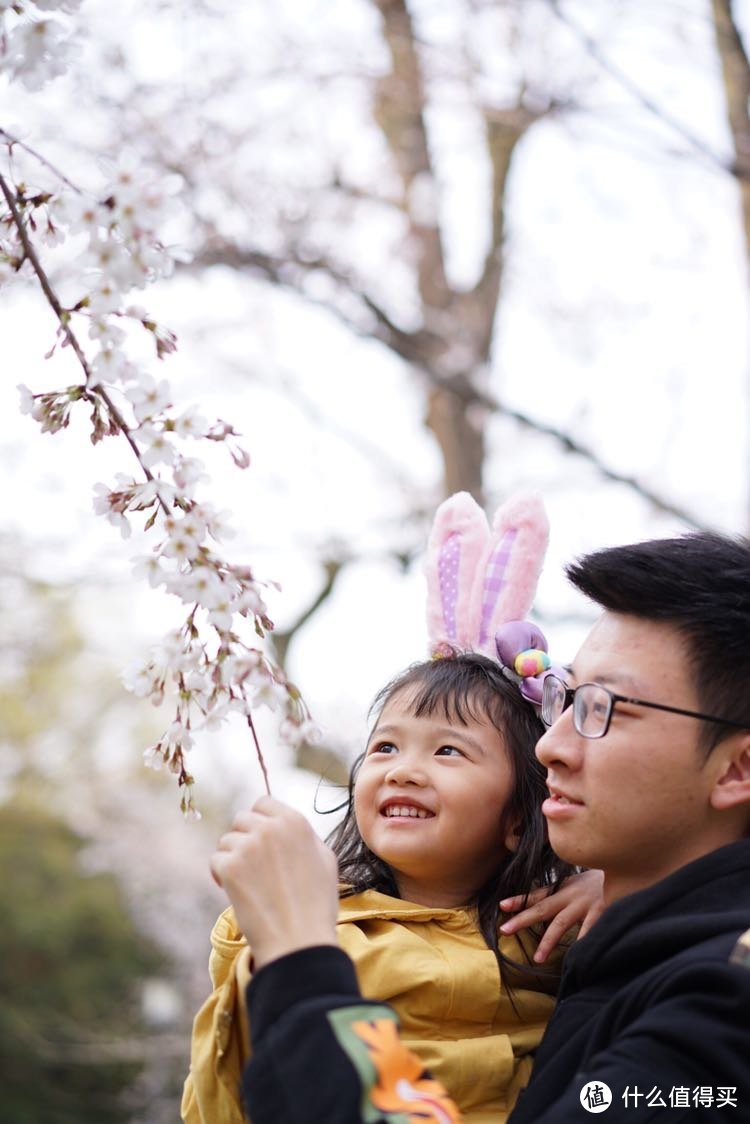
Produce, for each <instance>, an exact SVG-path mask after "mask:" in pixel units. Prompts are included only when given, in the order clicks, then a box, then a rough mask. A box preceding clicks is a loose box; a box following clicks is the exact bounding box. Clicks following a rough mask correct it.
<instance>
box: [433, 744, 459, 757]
mask: <svg viewBox="0 0 750 1124" xmlns="http://www.w3.org/2000/svg"><path fill="white" fill-rule="evenodd" d="M435 756H436V757H465V756H466V754H465V753H464V752H463V750H461V749H456V747H455V745H441V746H440V749H439V750H438V751H437V752H436V754H435Z"/></svg>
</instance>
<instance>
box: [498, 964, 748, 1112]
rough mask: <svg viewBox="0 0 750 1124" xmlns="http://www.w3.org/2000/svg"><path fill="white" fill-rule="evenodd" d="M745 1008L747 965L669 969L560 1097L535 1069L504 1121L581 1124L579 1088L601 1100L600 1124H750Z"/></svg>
mask: <svg viewBox="0 0 750 1124" xmlns="http://www.w3.org/2000/svg"><path fill="white" fill-rule="evenodd" d="M749 1011H750V972H747V971H744V970H740V969H738V968H736V967H735V966H733V965H730V964H720V963H718V964H717V963H716V962H705V963H703V964H698V965H694V966H691V968H690V969H689V970H687V971H676V972H674V973H672V974H671V976H670V977H669V978H668V979H667V980H665V981H664V982H663V983H662V985H661V986H660V987H659V988H658V990H657V991H656V992H655V993H654V994H652V995H651V997H650V1001H649V1002H648V1004H647V1005H646V1006H645V1007H644V1009H643V1011H642V1013H641V1015H640V1017H638V1018H636V1019H634V1020H633V1021H632V1022H628V1023H626V1025H624V1026H623V1028H622V1030H621V1031H620V1032H619V1033H615V1034H614V1035H613V1037H612V1040H611V1042H610V1044H609V1045H608V1046H607V1047H606V1048H605V1049H602V1050H600V1051H599V1052H596V1053H594V1054H593V1055H592V1056H591V1057H590V1058H588V1059H587V1061H586V1063H585V1065H584V1066H582V1067H581V1068H580V1069H579V1070H578V1072H577V1073H573V1072H571V1081H570V1083H569V1084H568V1085H567V1087H566V1088H565V1089H564V1091H563V1092H562V1093H561V1094H560V1095H557V1096H555V1097H553V1098H552V1099H550V1097H549V1092H548V1091H547V1092H546V1095H545V1081H544V1070H545V1066H544V1064H542V1065H541V1066H539V1070H538V1072H536V1073H535V1075H534V1076H535V1077H536V1078H537V1080H534V1077H532V1081H531V1084H530V1085H529V1086H528V1088H527V1089H525V1090H524V1091H523V1092H522V1093H521V1096H520V1098H519V1100H518V1104H517V1106H516V1108H515V1110H514V1112H513V1113H512V1114H511V1117H510V1120H509V1122H508V1124H582V1122H584V1121H587V1120H588V1119H589V1116H590V1113H591V1112H592V1109H591V1108H588V1109H587V1108H584V1106H583V1104H582V1101H581V1096H582V1090H584V1089H586V1092H587V1094H588V1097H589V1103H591V1102H594V1104H596V1103H597V1099H598V1103H603V1102H604V1101H607V1102H609V1107H608V1108H607V1109H606V1110H604V1109H599V1111H600V1112H602V1111H606V1116H605V1120H606V1124H727V1122H728V1121H730V1120H731V1121H733V1124H750V1063H749V1062H748V1057H750V1033H749V1030H748V1028H749V1025H750V1016H749V1014H748V1012H749ZM539 1061H540V1059H539V1058H537V1064H539ZM552 1064H553V1063H552V1060H551V1059H550V1065H552ZM605 1089H606V1090H607V1092H605V1091H604V1090H605ZM584 1095H585V1094H584Z"/></svg>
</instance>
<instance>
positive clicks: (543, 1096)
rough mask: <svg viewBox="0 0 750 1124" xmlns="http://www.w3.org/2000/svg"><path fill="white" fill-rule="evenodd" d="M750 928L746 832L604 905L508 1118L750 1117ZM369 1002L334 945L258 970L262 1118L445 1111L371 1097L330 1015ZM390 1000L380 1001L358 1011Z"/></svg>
mask: <svg viewBox="0 0 750 1124" xmlns="http://www.w3.org/2000/svg"><path fill="white" fill-rule="evenodd" d="M748 929H750V840H746V841H743V842H740V843H733V844H730V845H729V846H727V847H722V848H721V849H720V850H718V851H714V852H712V853H711V854H709V855H705V856H704V857H703V858H700V859H698V860H697V861H695V862H693V863H690V864H689V865H688V866H685V867H682V868H681V869H680V870H678V871H676V872H675V873H674V874H672V875H670V876H669V877H668V878H666V879H664V880H663V881H662V882H659V883H657V884H656V885H655V886H652V887H650V888H649V889H647V890H642V891H640V892H639V893H636V894H631V895H629V896H628V897H626V898H623V899H622V900H620V901H618V902H616V903H615V904H614V905H612V906H610V908H609V909H608V910H607V911H606V912H605V914H604V915H603V916H602V917H601V919H600V920H599V921H598V922H597V924H596V925H595V926H594V928H593V929H592V930H591V932H590V933H589V934H588V935H587V936H586V937H584V938H583V939H582V940H581V941H579V942H578V943H577V944H576V945H574V946H573V948H572V949H571V950H570V952H569V953H568V956H567V959H566V964H565V968H564V971H563V977H562V982H561V985H560V992H559V996H558V1005H557V1008H556V1010H555V1013H554V1015H553V1016H552V1019H551V1021H550V1023H549V1025H548V1027H547V1031H546V1033H545V1036H544V1038H543V1040H542V1044H541V1046H540V1047H539V1050H538V1051H537V1057H536V1061H535V1064H534V1072H533V1074H532V1078H531V1082H530V1084H529V1086H528V1088H527V1089H526V1090H525V1091H524V1092H523V1093H522V1094H521V1097H520V1099H519V1101H518V1104H517V1106H516V1108H515V1110H514V1111H513V1113H512V1114H511V1117H510V1120H509V1122H508V1124H583V1122H584V1121H588V1120H590V1119H591V1118H592V1116H593V1115H599V1114H600V1115H602V1117H603V1119H604V1124H686V1122H688V1121H690V1122H692V1121H695V1122H696V1124H703V1122H711V1124H713V1122H716V1124H723V1122H726V1124H750V965H748V964H747V962H745V963H744V964H743V963H741V962H740V961H739V959H734V958H733V950H734V949H735V946H736V945H737V942H738V940H739V938H740V936H741V934H742V933H743V932H744V931H746V930H748ZM362 1002H363V1001H362V999H361V998H360V995H359V991H358V989H357V983H356V977H355V975H354V971H353V968H352V965H351V963H350V962H349V961H348V960H347V958H346V957H345V956H344V954H343V953H342V952H340V951H339V950H338V949H335V948H316V949H306V950H302V951H300V952H297V953H293V954H292V955H291V956H287V957H283V958H282V959H281V960H277V961H274V962H273V963H271V964H269V965H267V966H266V967H265V968H263V969H261V970H260V971H259V972H258V973H257V975H256V976H255V977H254V979H253V981H252V982H251V984H250V986H249V989H248V1004H249V1010H250V1025H251V1026H252V1028H253V1051H254V1053H253V1057H252V1059H251V1061H250V1063H249V1064H248V1066H247V1068H246V1070H245V1075H244V1092H245V1099H246V1103H247V1107H248V1111H249V1115H250V1118H251V1120H252V1122H253V1124H360V1122H363V1121H368V1122H370V1124H378V1122H380V1121H383V1122H385V1121H387V1120H389V1119H391V1120H394V1119H399V1120H401V1121H403V1120H406V1119H411V1120H412V1121H416V1120H418V1119H424V1120H426V1121H438V1120H439V1119H440V1117H439V1116H438V1115H434V1116H433V1115H425V1116H422V1117H419V1116H416V1115H413V1116H412V1117H411V1118H408V1117H405V1116H403V1115H401V1116H399V1117H393V1116H390V1117H389V1115H388V1114H385V1115H383V1114H379V1113H378V1112H377V1111H376V1110H374V1108H373V1106H372V1104H371V1103H370V1101H369V1091H368V1088H367V1085H366V1080H365V1079H363V1077H362V1076H361V1073H362V1067H361V1064H358V1063H357V1059H356V1055H355V1054H354V1053H349V1052H347V1050H346V1049H345V1047H344V1045H342V1042H341V1038H340V1036H338V1037H337V1035H336V1033H335V1032H334V1029H333V1027H332V1023H331V1021H330V1019H329V1017H328V1016H329V1014H330V1012H331V1011H332V1010H334V1009H341V1008H344V1009H345V1008H351V1007H353V1006H355V1005H357V1006H360V1005H361V1004H362ZM383 1014H384V1010H383V1007H382V1005H378V1004H376V1003H372V1004H368V1005H367V1006H366V1007H365V1008H362V1007H361V1006H360V1010H359V1011H358V1017H360V1018H367V1019H375V1018H378V1017H382V1015H383ZM391 1017H392V1016H391ZM363 1081H364V1084H363ZM607 1090H608V1091H607ZM587 1094H588V1100H587V1105H584V1104H583V1103H582V1100H581V1098H582V1096H583V1097H584V1099H585V1098H586V1095H587ZM605 1105H606V1107H604V1106H605ZM587 1106H588V1107H587ZM414 1107H415V1109H416V1108H417V1106H416V1105H415V1106H414ZM592 1109H595V1110H596V1111H595V1112H592V1111H591V1110H592Z"/></svg>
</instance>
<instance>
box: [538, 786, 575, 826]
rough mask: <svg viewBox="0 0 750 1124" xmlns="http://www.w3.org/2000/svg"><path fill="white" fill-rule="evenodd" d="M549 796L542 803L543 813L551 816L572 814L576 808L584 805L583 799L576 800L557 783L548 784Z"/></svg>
mask: <svg viewBox="0 0 750 1124" xmlns="http://www.w3.org/2000/svg"><path fill="white" fill-rule="evenodd" d="M547 787H548V789H549V796H548V797H547V799H546V800H545V801H544V803H543V804H542V814H543V815H545V816H547V817H548V818H549V817H555V816H565V815H570V814H571V813H572V812H573V811H574V810H575V809H576V808H582V807H583V801H582V800H576V799H575V797H573V796H569V795H568V793H566V792H563V791H562V789H559V788H557V787H556V786H555V785H548V786H547Z"/></svg>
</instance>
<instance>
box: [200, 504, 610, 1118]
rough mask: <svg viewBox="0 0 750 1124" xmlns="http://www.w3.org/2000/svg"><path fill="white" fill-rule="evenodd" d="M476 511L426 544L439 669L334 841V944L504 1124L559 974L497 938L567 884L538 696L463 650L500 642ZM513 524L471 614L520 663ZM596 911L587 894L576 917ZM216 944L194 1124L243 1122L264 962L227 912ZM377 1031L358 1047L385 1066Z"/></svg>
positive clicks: (506, 525)
mask: <svg viewBox="0 0 750 1124" xmlns="http://www.w3.org/2000/svg"><path fill="white" fill-rule="evenodd" d="M467 501H468V497H453V498H452V500H451V501H447V504H445V505H443V507H442V508H441V509H440V510H439V512H438V516H437V518H436V525H435V530H434V531H433V537H432V540H431V548H432V549H431V550H430V554H429V557H430V558H431V559H432V560H433V562H432V565H431V567H430V569H429V570H428V586H429V588H430V589H431V591H434V589H435V583H437V589H438V594H439V597H440V603H441V606H443V607H444V609H445V612H442V613H441V614H440V619H441V620H443V621H444V622H445V620H446V619H447V620H448V623H449V627H447V628H443V629H440V628H437V627H436V626H435V623H434V620H435V619H434V615H433V618H431V619H432V622H433V623H432V626H431V639H432V644H433V650H434V651H437V652H439V653H440V654H441V656H442V658H439V659H432V660H429V661H427V662H424V663H420V664H416V665H414V666H412V667H411V668H409V669H408V670H407V671H405V672H404V673H402V674H401V675H400V676H398V677H397V678H396V679H394V680H393V681H392V682H391V683H389V684H388V686H387V687H385V688H384V689H383V691H381V692H380V694H379V695H378V697H377V699H376V700H375V704H374V713H375V720H374V727H373V729H372V732H371V734H370V737H369V739H368V743H367V747H366V750H365V753H364V754H363V756H362V757H361V758H360V760H359V761H358V762H357V763H356V765H355V768H354V770H353V780H352V783H351V784H350V789H349V799H348V803H347V808H346V813H345V816H344V819H343V821H342V822H341V824H340V825H339V826H338V827H337V828H336V829H335V830H334V832H333V833H332V836H331V838H330V840H329V842H330V843H331V846H332V847H333V849H334V851H335V852H336V854H337V856H338V858H339V869H340V875H341V881H342V898H341V913H340V919H339V926H338V936H339V941H340V943H341V946H342V947H343V949H344V950H345V951H346V952H347V953H348V954H349V956H350V957H351V958H352V960H353V962H354V964H355V967H356V970H357V974H358V976H359V981H360V986H361V988H362V992H363V994H364V995H366V996H367V997H368V998H377V999H380V1000H385V1001H387V1002H389V1003H391V1004H392V1005H393V1007H394V1008H395V1010H396V1012H397V1014H398V1015H399V1018H400V1020H401V1026H402V1037H403V1039H404V1041H405V1042H406V1044H407V1045H409V1046H410V1047H411V1048H412V1049H413V1050H414V1052H415V1053H416V1054H418V1055H419V1057H420V1058H421V1060H422V1061H423V1062H424V1064H425V1065H426V1066H427V1068H428V1069H429V1070H430V1072H431V1073H432V1075H433V1076H434V1077H435V1078H436V1079H438V1080H439V1081H441V1082H442V1084H443V1085H444V1086H445V1088H446V1089H447V1090H448V1092H449V1093H450V1095H451V1096H452V1097H453V1099H454V1100H455V1101H456V1103H457V1104H458V1106H459V1108H460V1109H461V1112H462V1114H463V1119H464V1120H465V1121H468V1122H470V1124H490V1122H492V1124H498V1122H500V1124H502V1122H503V1121H504V1120H505V1118H506V1117H507V1115H508V1113H509V1112H510V1110H511V1109H512V1107H513V1105H514V1103H515V1100H516V1097H517V1095H518V1092H519V1091H520V1089H521V1088H522V1087H523V1086H524V1085H525V1084H526V1082H527V1080H528V1077H529V1074H530V1071H531V1063H532V1060H533V1052H534V1050H535V1048H536V1046H537V1045H538V1043H539V1040H540V1038H541V1035H542V1033H543V1030H544V1027H545V1025H546V1022H547V1020H548V1018H549V1016H550V1014H551V1011H552V1006H553V1003H554V1000H553V996H554V993H555V990H556V985H557V977H558V970H557V969H556V968H555V967H554V966H553V967H552V968H550V967H548V966H545V967H540V966H538V965H536V964H535V963H534V960H533V953H534V950H535V947H536V940H535V938H534V937H533V936H531V935H529V934H524V935H523V936H504V935H502V934H501V933H500V932H499V923H500V920H501V917H500V905H499V903H500V902H501V901H502V900H503V899H506V898H507V897H508V896H509V895H516V894H519V893H525V892H528V891H530V890H534V889H537V888H540V887H553V888H554V886H556V885H557V884H558V883H559V881H560V880H561V879H562V878H563V877H565V876H566V875H567V874H568V873H570V868H569V867H568V866H567V865H566V864H564V863H562V862H561V861H560V860H559V859H557V857H556V856H555V855H554V853H553V852H552V851H551V849H550V847H549V844H548V843H547V840H546V837H545V832H544V821H543V817H542V815H541V811H540V809H541V804H542V801H543V799H544V797H545V795H546V789H545V784H544V770H543V769H542V767H541V766H540V765H539V763H538V762H537V760H536V757H535V754H534V746H535V744H536V741H537V740H538V738H539V737H540V735H541V733H542V730H543V728H542V726H541V723H540V721H539V719H538V718H537V716H536V714H535V712H534V708H533V706H532V705H531V704H530V703H529V701H527V697H525V696H528V695H530V694H533V693H534V691H533V688H530V686H529V681H528V680H527V681H526V682H525V683H523V684H521V681H520V676H519V674H518V673H510V677H509V671H508V668H507V667H506V668H503V667H502V666H501V665H500V664H499V663H498V662H497V661H496V660H493V659H490V658H489V657H488V656H487V655H484V654H482V653H481V652H480V651H477V650H474V651H465V652H458V651H456V650H455V648H454V647H453V645H454V644H455V642H456V640H457V639H458V638H459V637H458V632H459V631H460V630H461V629H463V630H464V636H463V637H462V643H463V644H464V645H465V646H466V647H472V648H474V649H478V648H479V647H480V644H484V645H485V646H486V644H487V641H486V640H485V641H480V635H481V629H477V628H474V633H473V635H472V636H469V633H471V628H470V627H468V626H467V624H466V620H465V617H466V611H467V610H466V605H465V604H464V602H463V600H462V598H463V595H464V594H465V593H466V589H465V587H466V585H467V582H468V581H471V582H473V583H476V580H477V579H476V575H475V574H474V573H473V570H474V568H476V559H475V558H474V555H473V553H472V550H470V549H469V545H471V546H472V549H473V548H474V547H475V546H476V542H474V541H473V540H472V539H471V537H470V534H469V533H468V532H472V533H473V532H476V529H477V528H476V526H475V524H476V518H475V514H474V510H473V508H474V507H475V505H473V506H472V507H469V506H468V504H467ZM468 502H469V503H471V501H468ZM467 510H468V513H469V515H470V516H471V519H472V521H473V522H472V524H471V526H470V527H469V528H468V532H467V526H466V519H465V516H466V512H467ZM476 510H477V511H478V509H476ZM501 516H502V518H501V519H500V521H499V523H498V521H497V520H496V528H495V534H494V536H491V535H490V532H489V529H487V539H488V540H489V542H488V544H486V545H488V546H489V547H490V548H491V549H490V551H489V555H488V558H489V564H487V563H486V564H485V565H484V566H482V565H479V567H478V571H479V573H480V574H481V576H482V577H484V575H485V574H488V575H491V577H492V584H493V586H494V587H495V588H494V590H493V594H492V597H491V598H490V599H489V600H488V599H487V598H486V597H480V598H479V599H476V598H475V600H474V602H471V601H469V602H468V604H472V603H475V604H476V605H477V606H478V610H479V617H480V618H481V617H486V618H487V619H486V620H485V625H486V627H487V628H491V636H492V645H493V647H494V644H495V633H496V632H497V631H498V629H499V630H500V632H501V646H502V647H503V648H504V650H505V651H506V658H507V645H508V642H509V637H511V638H512V637H517V636H518V635H519V626H518V624H517V623H516V624H514V625H511V626H506V627H505V631H503V627H502V626H501V625H500V621H501V616H500V615H498V614H499V613H503V614H506V613H507V611H508V606H509V605H510V606H512V607H513V608H515V609H518V608H519V606H521V607H522V608H521V611H522V612H525V611H526V609H527V608H528V604H526V602H527V601H530V599H531V596H532V595H533V588H534V586H535V584H536V577H537V575H538V569H537V571H536V573H533V572H532V573H531V575H529V571H530V570H532V571H533V569H534V566H535V565H537V564H538V563H537V562H536V561H534V560H535V559H536V558H537V557H538V555H539V553H540V547H539V540H540V536H539V534H538V526H539V523H540V522H541V517H540V513H539V509H538V506H537V505H531V506H529V505H528V504H522V505H519V504H518V503H517V504H515V505H512V506H511V509H510V511H509V510H508V509H507V508H506V509H504V510H503V512H502V513H501ZM461 517H463V519H462V518H461ZM483 518H484V517H483V516H482V519H483ZM480 526H481V525H480ZM484 526H485V527H486V523H485V524H484ZM542 537H543V536H542ZM436 539H437V541H438V544H439V545H438V549H437V550H436V549H435V544H436ZM500 547H502V548H503V552H504V560H503V563H502V567H501V566H500V565H499V564H498V561H497V560H498V557H499V553H500V551H499V548H500ZM532 548H533V549H532ZM541 549H542V550H543V546H542V548H541ZM470 559H474V560H473V563H472V567H470V568H469V571H468V577H467V576H465V573H466V570H467V565H468V561H469V560H470ZM446 560H448V562H446ZM483 585H484V586H485V587H486V585H487V581H484V582H483ZM509 594H511V595H512V596H509ZM501 597H502V598H503V605H501V606H500V608H499V609H498V602H499V601H500V598H501ZM488 605H489V606H490V608H489V609H488V608H487V606H488ZM483 606H484V608H483ZM507 619H508V618H507V616H505V620H506V621H507ZM521 634H523V631H521ZM536 635H537V636H539V635H540V634H538V633H536ZM467 639H468V640H469V641H470V643H469V644H467V643H466V640H467ZM524 659H525V664H524V660H521V663H520V665H519V666H526V667H527V669H528V667H529V665H532V669H533V667H534V666H536V667H538V666H539V664H540V662H541V663H544V660H543V659H542V654H541V653H540V652H537V653H536V654H535V656H533V657H532V656H531V655H530V654H529V653H528V652H527V653H525V654H524ZM516 663H517V665H518V661H516ZM521 686H523V693H522V691H521V689H520V688H521ZM588 906H589V899H588V897H586V899H585V901H582V904H581V907H580V911H579V916H583V915H584V914H585V913H586V911H587V909H588ZM212 946H213V952H212V957H211V964H210V971H211V977H212V981H213V984H214V988H215V990H214V993H213V995H212V996H211V997H210V999H209V1000H208V1001H207V1003H206V1004H205V1005H204V1006H203V1008H202V1009H201V1011H200V1012H199V1013H198V1015H197V1017H196V1020H195V1025H194V1031H193V1043H192V1056H191V1073H190V1075H189V1076H188V1079H187V1081H186V1085H185V1093H184V1097H183V1104H182V1113H183V1119H184V1120H185V1121H186V1122H187V1124H197V1122H202V1124H240V1122H241V1121H243V1120H244V1119H245V1117H244V1116H243V1114H242V1109H241V1106H240V1103H239V1094H238V1085H239V1075H240V1072H241V1068H242V1065H243V1063H244V1062H245V1060H246V1059H247V1057H248V1055H249V1035H248V1028H247V1025H246V1021H245V1015H244V991H245V986H246V984H247V982H248V980H249V975H250V968H251V952H250V950H249V949H248V947H247V945H246V944H245V942H244V939H243V937H242V935H241V933H240V932H239V930H238V927H237V923H236V920H235V918H234V915H233V912H232V910H227V911H226V912H225V913H224V914H223V915H222V917H221V918H220V919H219V921H218V923H217V925H216V927H215V929H214V932H213V934H212ZM373 1033H376V1032H375V1031H373V1030H372V1028H371V1029H370V1031H369V1032H368V1039H367V1040H366V1041H364V1040H363V1049H366V1050H367V1052H368V1054H369V1056H370V1058H371V1059H374V1060H375V1064H377V1060H376V1059H377V1054H378V1050H377V1046H378V1044H377V1042H376V1041H373V1040H372V1034H373ZM394 1107H395V1106H394Z"/></svg>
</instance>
